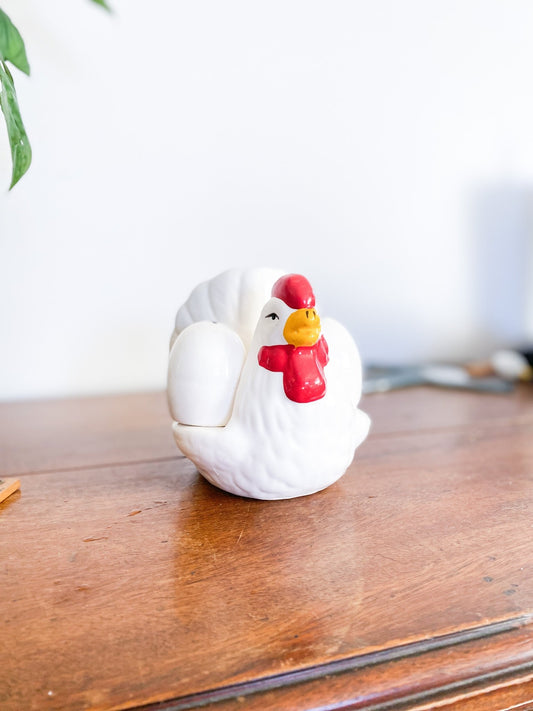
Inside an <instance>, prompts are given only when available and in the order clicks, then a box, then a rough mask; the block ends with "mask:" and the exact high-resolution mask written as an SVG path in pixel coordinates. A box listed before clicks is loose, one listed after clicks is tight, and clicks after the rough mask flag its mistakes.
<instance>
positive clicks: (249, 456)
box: [168, 269, 370, 499]
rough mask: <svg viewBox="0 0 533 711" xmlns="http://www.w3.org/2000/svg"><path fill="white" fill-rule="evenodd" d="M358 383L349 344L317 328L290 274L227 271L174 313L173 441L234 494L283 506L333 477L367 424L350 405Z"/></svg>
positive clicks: (328, 324) (337, 330) (327, 325)
mask: <svg viewBox="0 0 533 711" xmlns="http://www.w3.org/2000/svg"><path fill="white" fill-rule="evenodd" d="M265 288H266V292H267V294H266V296H265ZM271 291H272V293H273V294H274V295H273V296H270V293H271ZM258 295H259V296H258ZM260 301H261V302H262V309H261V308H260V307H259V302H260ZM265 302H266V303H265ZM213 321H216V322H217V323H213ZM252 322H254V323H256V324H257V325H256V328H255V332H254V333H253V336H251V333H250V330H251V329H250V324H251V323H252ZM241 344H244V345H241ZM206 350H210V353H206V352H204V351H206ZM245 350H246V358H245V359H244V362H243V352H244V351H245ZM241 366H242V370H241ZM361 380H362V377H361V362H360V358H359V353H358V350H357V348H356V346H355V343H354V342H353V339H352V338H351V336H350V334H349V333H348V331H346V329H345V328H344V327H343V326H341V325H340V324H339V323H338V322H337V321H334V320H332V319H325V320H324V321H323V322H321V321H320V318H319V316H318V313H317V311H316V308H315V303H314V294H313V293H312V290H311V287H310V285H309V282H308V281H307V280H306V279H305V278H304V277H301V276H300V275H285V276H283V277H281V278H279V272H275V271H273V270H264V269H261V270H235V269H234V270H230V271H229V272H225V273H223V274H221V275H219V276H217V277H215V278H214V279H212V280H211V281H209V282H205V283H203V284H201V285H199V286H198V287H197V288H196V289H195V290H194V291H193V292H192V294H191V296H190V297H189V299H188V300H187V302H186V303H185V304H184V306H183V307H182V308H181V309H180V310H179V311H178V315H177V318H176V331H175V334H174V335H173V338H172V346H171V353H170V360H169V372H168V399H169V406H170V410H171V413H172V415H173V417H174V419H175V420H176V422H175V424H174V426H173V431H174V436H175V439H176V443H177V445H178V447H179V448H180V449H181V451H182V452H183V453H184V454H185V455H186V456H187V457H189V459H191V460H192V461H193V462H194V463H195V464H196V466H197V467H198V470H199V471H200V472H201V473H202V474H203V475H204V476H205V478H206V479H208V481H210V482H211V483H212V484H214V485H215V486H218V487H220V488H221V489H225V490H226V491H229V492H231V493H233V494H239V495H242V496H249V497H253V498H258V499H283V498H292V497H295V496H303V495H306V494H311V493H313V492H315V491H319V490H320V489H323V488H325V487H327V486H329V485H330V484H332V483H333V482H334V481H336V480H337V479H338V478H339V477H341V476H342V474H343V473H344V472H345V471H346V469H347V467H348V466H349V464H350V462H351V461H352V458H353V455H354V452H355V449H356V447H357V446H358V445H359V444H360V443H361V442H362V441H363V440H364V439H365V437H366V435H367V433H368V429H369V426H370V420H369V418H368V416H367V415H366V414H365V413H363V412H362V411H361V410H359V409H358V408H357V404H358V402H359V399H360V396H361ZM228 413H229V416H228ZM207 425H209V426H207ZM217 425H218V426H217ZM220 425H224V426H220Z"/></svg>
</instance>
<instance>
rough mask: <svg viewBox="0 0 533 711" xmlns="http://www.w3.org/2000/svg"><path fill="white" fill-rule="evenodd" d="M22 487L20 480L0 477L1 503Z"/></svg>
mask: <svg viewBox="0 0 533 711" xmlns="http://www.w3.org/2000/svg"><path fill="white" fill-rule="evenodd" d="M19 489H20V481H19V480H18V479H14V478H12V477H10V478H9V479H0V503H1V502H2V501H4V499H7V497H8V496H11V494H14V493H15V491H18V490H19Z"/></svg>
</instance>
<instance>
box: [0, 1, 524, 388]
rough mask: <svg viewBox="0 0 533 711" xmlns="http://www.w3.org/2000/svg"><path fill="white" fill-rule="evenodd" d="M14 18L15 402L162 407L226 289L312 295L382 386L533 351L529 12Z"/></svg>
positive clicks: (489, 7)
mask: <svg viewBox="0 0 533 711" xmlns="http://www.w3.org/2000/svg"><path fill="white" fill-rule="evenodd" d="M2 8H3V9H4V10H5V11H6V12H7V13H8V14H9V16H10V17H11V19H12V20H13V22H14V23H15V24H16V25H17V27H18V28H19V29H20V31H21V32H22V34H23V36H24V40H25V43H26V49H27V52H28V58H29V60H30V63H31V66H32V76H31V78H30V79H28V78H26V77H25V76H23V75H21V76H20V77H17V92H18V96H19V100H20V102H21V105H22V107H23V114H24V120H25V124H26V128H27V130H28V133H29V134H30V136H31V140H32V147H33V165H32V168H31V169H30V171H29V173H28V174H27V175H26V176H25V177H24V180H23V181H21V183H19V185H17V188H16V189H15V190H13V191H12V192H11V193H9V194H8V193H7V192H5V193H2V194H0V202H1V205H0V334H1V342H0V343H1V348H0V399H12V398H28V397H41V396H59V395H74V394H83V393H103V392H118V391H126V390H144V389H151V388H163V387H164V384H165V377H166V362H167V356H168V339H169V337H170V333H171V331H172V326H173V317H174V314H175V312H176V310H177V308H178V306H179V305H180V304H181V303H182V302H183V301H184V300H185V299H186V298H187V296H188V294H189V292H190V290H191V288H192V287H193V286H194V285H195V284H197V283H198V282H199V281H202V280H203V279H207V278H209V277H210V276H212V275H213V274H216V273H218V272H220V271H222V270H224V269H226V268H228V267H231V266H252V265H264V266H272V267H275V268H278V267H280V268H283V269H287V270H290V271H298V272H301V273H304V274H306V276H308V277H309V279H310V280H311V281H312V283H313V285H314V287H315V290H316V293H317V297H318V300H319V302H320V306H321V311H322V312H323V313H324V314H325V315H330V316H334V317H338V318H339V320H340V321H342V322H343V323H344V324H346V325H347V326H348V327H349V328H350V330H351V332H352V334H353V336H354V338H355V339H356V342H357V343H358V345H359V347H360V350H361V353H362V356H363V359H364V360H365V361H367V362H371V361H373V362H380V363H383V362H386V363H398V364H409V363H423V362H437V361H438V362H444V361H454V362H458V361H467V360H474V359H477V358H484V357H485V356H487V355H489V354H490V353H492V352H493V351H495V350H497V349H499V348H501V347H505V346H508V345H514V343H515V342H527V341H528V340H531V336H532V332H533V286H532V284H533V280H532V279H531V275H532V264H533V262H532V256H531V245H532V238H531V220H530V212H531V201H532V186H533V132H532V130H531V126H532V125H533V92H532V91H530V89H529V86H530V83H531V76H530V75H531V67H533V42H532V41H531V38H532V37H533V5H532V4H531V3H530V2H528V0H511V2H506V3H503V2H501V1H500V0H498V1H496V0H468V1H467V2H464V0H437V1H436V2H432V3H427V2H424V0H406V1H405V2H402V3H398V2H394V0H379V1H378V2H372V3H370V2H366V1H365V0H334V1H333V2H324V1H323V0H321V1H320V2H318V1H316V0H311V1H309V0H283V1H281V0H273V1H272V2H269V3H249V2H246V1H245V0H239V1H237V0H228V1H227V2H224V3H220V2H216V1H215V0H202V1H201V2H192V1H191V0H189V1H188V2H184V1H178V2H169V1H168V0H153V1H152V2H151V3H148V4H147V3H145V2H143V3H141V2H140V0H116V2H113V10H114V13H113V15H112V16H110V15H109V14H107V13H104V12H97V11H95V8H94V7H92V6H91V3H83V2H76V3H74V2H68V1H67V0H47V2H46V3H42V2H38V1H37V0H2ZM10 169H11V166H10V154H9V146H8V142H7V137H5V136H4V138H2V140H0V185H8V184H9V176H10ZM511 341H512V343H511Z"/></svg>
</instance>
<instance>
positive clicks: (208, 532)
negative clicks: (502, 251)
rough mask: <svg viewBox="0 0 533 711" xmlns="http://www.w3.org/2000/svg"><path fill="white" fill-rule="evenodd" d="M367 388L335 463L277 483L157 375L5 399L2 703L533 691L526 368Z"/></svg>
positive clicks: (110, 704) (307, 701)
mask: <svg viewBox="0 0 533 711" xmlns="http://www.w3.org/2000/svg"><path fill="white" fill-rule="evenodd" d="M364 407H365V409H366V410H367V411H368V412H370V413H371V415H372V417H373V427H372V431H371V434H370V436H369V438H368V440H367V442H366V443H365V444H364V445H363V446H362V447H361V448H360V450H359V451H358V453H357V456H356V459H355V461H354V463H353V464H352V466H351V467H350V469H349V471H348V472H347V474H346V475H345V476H344V477H343V478H342V479H341V480H340V481H339V482H337V483H336V484H335V485H333V486H332V487H330V488H329V489H327V490H325V491H323V492H320V493H318V494H315V495H313V496H309V497H304V498H301V499H296V500H291V501H276V502H260V501H253V500H248V499H243V498H239V497H235V496H231V495H230V494H226V493H224V492H222V491H219V490H217V489H215V488H214V487H212V486H211V485H209V484H208V483H206V482H205V481H204V480H203V479H202V478H201V477H200V476H199V475H198V474H197V472H196V471H195V469H194V466H193V465H192V464H191V463H190V462H188V460H186V459H184V458H183V457H181V456H180V455H179V452H178V451H177V450H175V449H174V448H173V444H172V441H171V437H170V434H169V431H170V421H169V417H168V415H167V412H166V405H165V400H164V396H163V395H162V394H161V393H154V394H142V395H131V396H115V397H107V398H88V399H77V400H69V401H62V402H61V401H58V402H40V403H18V404H14V405H13V404H3V405H1V406H0V423H1V429H0V452H1V457H0V459H1V462H2V475H5V476H7V475H8V474H11V475H13V474H17V475H19V478H20V480H21V484H22V488H21V491H19V492H16V493H15V494H14V495H12V496H11V497H10V498H9V499H7V500H6V501H4V502H3V503H1V504H0V592H1V595H2V600H3V606H4V609H5V610H6V612H5V614H4V616H3V626H2V631H1V634H0V668H1V669H2V674H1V675H0V709H2V711H4V710H5V711H26V710H31V709H51V710H52V711H56V710H58V709H94V710H96V709H117V710H118V709H135V708H139V707H142V706H145V707H147V708H150V709H154V710H155V709H156V708H158V709H161V710H163V709H165V710H167V709H168V711H170V709H175V710H176V711H177V709H184V708H193V707H198V706H202V707H204V708H205V707H206V705H207V707H213V708H216V709H220V711H226V710H227V711H230V709H237V708H238V709H248V708H249V709H253V710H254V711H255V710H258V709H264V710H265V711H268V710H274V709H282V710H283V709H288V710H290V709H295V710H300V709H326V708H354V709H359V708H365V709H368V708H380V709H385V708H398V709H399V708H416V709H423V708H434V707H437V706H442V707H443V708H446V707H450V708H451V707H453V708H461V709H464V710H465V711H470V709H474V708H475V709H484V708H486V709H496V708H501V709H503V708H510V707H511V706H513V707H519V705H522V707H523V708H528V706H527V705H528V704H530V703H531V704H532V705H533V688H532V684H533V682H532V681H531V679H532V678H533V627H532V624H531V615H532V612H533V438H532V436H531V433H532V425H533V389H531V388H530V389H528V388H527V387H524V388H520V389H519V390H517V392H516V393H514V394H512V395H510V396H495V395H477V394H475V395H474V394H470V393H463V392H457V393H456V392H450V391H443V390H437V389H430V388H413V389H409V390H404V391H398V392H394V393H388V394H380V395H373V396H368V397H367V398H366V399H365V402H364ZM10 410H11V411H12V412H13V414H12V415H11V416H10V414H9V411H10ZM62 413H63V414H62ZM28 422H32V423H33V427H32V428H30V429H28ZM529 708H531V706H529Z"/></svg>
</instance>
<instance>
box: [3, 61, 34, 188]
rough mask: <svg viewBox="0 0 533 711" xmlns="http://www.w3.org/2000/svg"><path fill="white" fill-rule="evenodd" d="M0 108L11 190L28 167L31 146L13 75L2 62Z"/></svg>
mask: <svg viewBox="0 0 533 711" xmlns="http://www.w3.org/2000/svg"><path fill="white" fill-rule="evenodd" d="M0 108H1V109H2V111H3V113H4V116H5V119H6V126H7V134H8V136H9V145H10V146H11V158H12V161H13V171H12V174H11V185H10V186H9V189H10V190H11V188H12V187H13V186H14V185H16V184H17V183H18V181H19V180H20V179H21V178H22V176H23V175H24V173H25V172H26V171H27V170H28V168H29V167H30V163H31V146H30V142H29V140H28V136H27V134H26V129H25V128H24V124H23V123H22V117H21V115H20V109H19V105H18V100H17V93H16V91H15V85H14V83H13V77H12V76H11V73H10V71H9V69H8V68H7V66H6V65H5V63H4V62H0Z"/></svg>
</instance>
